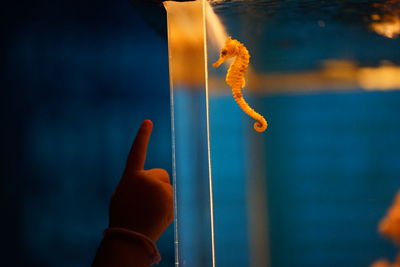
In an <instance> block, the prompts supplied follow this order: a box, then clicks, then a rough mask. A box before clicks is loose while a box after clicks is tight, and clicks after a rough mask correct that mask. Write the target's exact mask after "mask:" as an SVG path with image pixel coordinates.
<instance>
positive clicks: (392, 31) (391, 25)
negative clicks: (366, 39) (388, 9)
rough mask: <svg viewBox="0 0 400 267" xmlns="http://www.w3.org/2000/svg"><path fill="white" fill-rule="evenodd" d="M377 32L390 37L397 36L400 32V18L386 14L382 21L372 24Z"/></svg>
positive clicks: (372, 27)
mask: <svg viewBox="0 0 400 267" xmlns="http://www.w3.org/2000/svg"><path fill="white" fill-rule="evenodd" d="M370 27H371V29H372V30H374V31H375V32H376V33H378V34H380V35H383V36H385V37H388V38H395V37H397V36H398V35H399V34H400V18H399V17H394V16H389V15H388V16H384V17H383V20H382V21H381V22H374V23H371V25H370Z"/></svg>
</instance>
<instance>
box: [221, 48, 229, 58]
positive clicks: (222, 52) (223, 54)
mask: <svg viewBox="0 0 400 267" xmlns="http://www.w3.org/2000/svg"><path fill="white" fill-rule="evenodd" d="M227 53H228V51H227V50H226V49H223V50H222V51H221V55H222V56H223V57H224V56H226V54H227Z"/></svg>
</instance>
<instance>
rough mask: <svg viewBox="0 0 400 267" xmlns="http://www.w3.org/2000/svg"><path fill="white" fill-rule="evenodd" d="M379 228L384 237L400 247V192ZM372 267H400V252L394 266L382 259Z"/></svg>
mask: <svg viewBox="0 0 400 267" xmlns="http://www.w3.org/2000/svg"><path fill="white" fill-rule="evenodd" d="M378 228H379V232H380V233H381V234H382V235H384V236H386V237H388V238H390V239H391V240H392V241H393V242H394V243H395V244H397V246H400V191H399V192H398V193H397V195H396V197H395V199H394V201H393V204H392V206H391V207H390V208H389V210H388V211H387V214H386V216H385V217H384V218H383V219H382V221H381V222H380V223H379V227H378ZM371 267H400V251H399V252H398V254H397V257H396V259H395V262H394V263H393V264H391V263H390V262H389V261H388V260H386V259H381V260H378V261H376V262H374V263H373V264H372V265H371Z"/></svg>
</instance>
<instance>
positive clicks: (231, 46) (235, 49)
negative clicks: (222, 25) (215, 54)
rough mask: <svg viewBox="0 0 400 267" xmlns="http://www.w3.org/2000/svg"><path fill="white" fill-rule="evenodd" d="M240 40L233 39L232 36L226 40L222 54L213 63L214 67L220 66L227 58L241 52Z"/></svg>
mask: <svg viewBox="0 0 400 267" xmlns="http://www.w3.org/2000/svg"><path fill="white" fill-rule="evenodd" d="M239 45H240V43H239V41H237V40H232V38H231V37H228V39H227V40H226V41H225V45H224V47H223V48H222V49H221V54H220V55H219V59H218V60H217V61H216V62H215V63H213V64H212V65H213V67H214V68H218V67H219V66H220V65H221V64H222V63H224V61H225V60H227V59H228V58H231V57H235V56H237V55H238V54H239Z"/></svg>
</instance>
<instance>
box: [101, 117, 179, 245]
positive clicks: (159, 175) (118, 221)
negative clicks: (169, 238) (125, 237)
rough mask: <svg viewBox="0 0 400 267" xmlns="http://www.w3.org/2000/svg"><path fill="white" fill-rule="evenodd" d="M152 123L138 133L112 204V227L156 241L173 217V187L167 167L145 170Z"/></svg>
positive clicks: (146, 124) (148, 122) (147, 122)
mask: <svg viewBox="0 0 400 267" xmlns="http://www.w3.org/2000/svg"><path fill="white" fill-rule="evenodd" d="M152 128H153V123H152V122H151V121H150V120H145V121H144V122H143V123H142V125H141V126H140V129H139V131H138V133H137V135H136V138H135V140H134V142H133V145H132V148H131V151H130V152H129V156H128V160H127V163H126V168H125V171H124V174H123V176H122V178H121V181H120V182H119V184H118V186H117V189H116V190H115V192H114V194H113V196H112V199H111V203H110V217H109V221H110V222H109V224H110V225H109V226H110V227H120V228H126V229H129V230H132V231H136V232H139V233H141V234H144V235H146V236H147V237H149V238H150V239H152V240H153V241H157V240H158V238H159V237H160V236H161V234H162V233H163V232H164V231H165V229H166V228H167V227H168V225H169V224H170V223H171V222H172V220H173V189H172V186H171V184H170V180H169V175H168V173H167V171H165V170H164V169H150V170H144V163H145V161H146V151H147V145H148V143H149V140H150V136H151V132H152Z"/></svg>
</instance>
